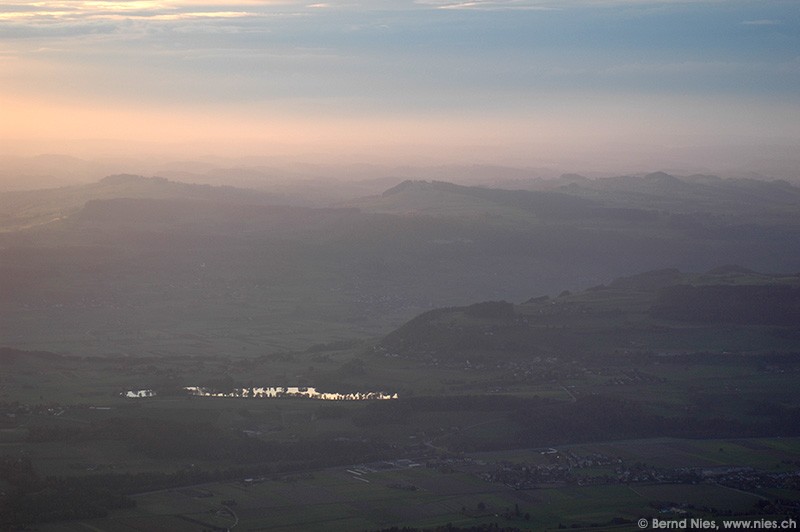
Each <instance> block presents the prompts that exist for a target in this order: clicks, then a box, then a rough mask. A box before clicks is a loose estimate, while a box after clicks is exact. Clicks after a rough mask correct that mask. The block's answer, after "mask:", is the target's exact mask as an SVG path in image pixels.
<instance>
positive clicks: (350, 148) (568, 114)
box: [0, 0, 800, 164]
mask: <svg viewBox="0 0 800 532" xmlns="http://www.w3.org/2000/svg"><path fill="white" fill-rule="evenodd" d="M0 139H3V142H4V143H5V145H6V147H9V146H12V145H13V146H18V145H19V143H15V141H19V140H23V141H28V142H27V144H26V145H27V146H29V147H32V148H31V149H33V150H34V151H35V150H36V149H41V151H58V150H59V146H64V147H66V146H74V145H75V142H73V141H77V140H84V139H86V140H96V141H108V140H113V141H124V142H126V143H127V145H129V146H133V147H135V146H141V145H140V144H137V142H153V143H155V144H158V143H169V144H170V145H173V146H179V145H185V144H193V145H196V146H200V145H201V144H202V148H200V147H198V148H197V149H205V150H209V151H217V152H219V153H226V152H227V151H230V150H234V151H237V150H238V151H239V152H247V151H248V150H251V151H257V152H259V153H262V154H264V153H279V152H281V151H282V150H283V151H287V150H288V151H294V152H296V153H301V152H304V151H307V152H325V151H331V150H341V151H343V152H347V153H363V154H373V155H376V156H377V155H379V154H381V153H382V152H387V153H389V152H394V153H398V154H404V155H409V154H414V153H416V151H415V150H419V153H424V154H427V155H428V156H433V157H435V156H436V155H437V154H439V155H441V156H442V157H445V156H448V157H450V156H452V157H454V158H458V157H462V158H465V159H469V158H470V157H472V158H474V159H480V158H483V159H485V160H487V161H489V160H493V161H494V162H503V158H508V161H509V162H512V163H514V164H519V163H524V162H531V163H539V162H545V163H546V162H547V160H548V151H550V152H551V153H552V157H553V158H558V157H563V155H564V154H565V153H568V152H570V151H574V152H576V153H578V152H580V153H594V152H597V153H600V152H602V150H603V147H604V146H609V145H614V146H617V148H619V146H628V145H630V146H631V149H632V150H635V149H637V148H636V147H637V146H646V145H658V146H669V147H676V146H679V147H680V146H691V145H694V144H702V145H708V144H731V145H735V144H745V143H754V142H755V143H772V142H775V141H780V142H782V143H789V144H791V143H798V139H800V2H798V1H797V0H785V1H781V0H752V1H737V0H716V1H715V0H694V1H691V0H686V1H679V0H672V1H668V0H661V1H658V0H560V1H551V0H474V1H463V2H459V1H448V0H416V1H414V0H391V1H389V0H353V1H337V0H331V1H327V2H319V3H314V2H313V1H310V2H302V1H294V0H276V1H271V0H229V1H223V0H160V1H159V0H127V1H125V0H117V1H102V0H60V1H41V0H4V1H3V2H2V5H0ZM528 156H530V161H526V157H528Z"/></svg>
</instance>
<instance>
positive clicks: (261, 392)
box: [183, 386, 397, 401]
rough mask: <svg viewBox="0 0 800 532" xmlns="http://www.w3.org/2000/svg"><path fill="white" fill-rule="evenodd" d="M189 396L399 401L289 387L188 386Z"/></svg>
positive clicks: (384, 396) (383, 396) (372, 394)
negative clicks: (217, 388) (223, 388)
mask: <svg viewBox="0 0 800 532" xmlns="http://www.w3.org/2000/svg"><path fill="white" fill-rule="evenodd" d="M183 389H184V390H186V391H187V392H188V393H189V395H195V396H200V397H251V398H253V397H254V398H276V397H306V398H308V399H318V400H322V401H374V400H389V399H397V394H396V393H394V394H388V393H384V392H353V393H337V392H318V391H317V389H316V388H312V387H300V386H288V387H282V386H277V387H270V388H261V387H252V388H236V389H234V390H233V391H230V392H218V391H215V390H211V389H208V388H203V387H200V386H186V387H184V388H183Z"/></svg>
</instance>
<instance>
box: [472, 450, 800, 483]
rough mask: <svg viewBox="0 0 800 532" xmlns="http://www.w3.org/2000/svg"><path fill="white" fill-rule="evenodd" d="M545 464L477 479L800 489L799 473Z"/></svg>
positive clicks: (584, 461)
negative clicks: (703, 483)
mask: <svg viewBox="0 0 800 532" xmlns="http://www.w3.org/2000/svg"><path fill="white" fill-rule="evenodd" d="M549 458H550V460H549V463H547V464H526V463H510V462H499V463H497V465H496V467H495V468H494V469H493V470H491V471H487V472H483V473H482V474H481V475H480V476H481V477H482V478H483V479H484V480H486V481H489V482H497V483H502V484H505V485H507V486H509V487H511V488H514V489H518V490H521V489H532V488H541V487H547V486H554V485H567V484H572V485H578V486H588V485H607V484H629V483H665V484H698V483H701V482H712V483H715V484H720V485H724V486H728V487H731V488H734V489H739V490H742V491H749V492H751V491H755V490H757V489H761V488H781V489H790V490H796V489H800V470H795V471H784V472H769V473H767V472H763V471H757V470H755V469H753V468H750V467H720V468H697V467H680V468H660V467H653V466H650V465H647V464H644V463H641V462H636V463H633V464H629V463H625V462H624V461H623V460H622V459H620V458H610V457H607V456H604V455H601V454H591V455H587V456H578V455H575V454H573V453H570V452H559V453H557V454H554V455H551V456H550V457H549Z"/></svg>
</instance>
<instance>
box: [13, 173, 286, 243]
mask: <svg viewBox="0 0 800 532" xmlns="http://www.w3.org/2000/svg"><path fill="white" fill-rule="evenodd" d="M119 198H139V199H181V200H203V201H215V202H221V203H243V204H251V205H275V204H280V203H282V201H281V200H282V198H281V197H280V196H277V195H274V194H270V193H267V192H263V191H257V190H249V189H240V188H234V187H228V186H219V187H217V186H211V185H197V184H191V183H181V182H177V181H170V180H168V179H165V178H163V177H143V176H139V175H131V174H118V175H110V176H107V177H105V178H103V179H101V180H100V181H98V182H96V183H91V184H88V185H73V186H69V187H60V188H51V189H43V190H31V191H14V192H4V193H0V230H14V229H22V228H26V227H35V226H37V225H42V224H45V223H49V222H52V221H54V220H57V219H61V218H63V217H65V216H69V215H72V214H75V213H76V212H78V211H79V210H80V209H82V208H83V207H84V206H85V205H86V204H87V203H88V202H90V201H97V200H110V199H119Z"/></svg>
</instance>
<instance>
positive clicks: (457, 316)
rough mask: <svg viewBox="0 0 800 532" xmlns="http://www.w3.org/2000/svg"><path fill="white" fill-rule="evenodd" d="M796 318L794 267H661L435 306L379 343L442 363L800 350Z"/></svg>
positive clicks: (799, 292)
mask: <svg viewBox="0 0 800 532" xmlns="http://www.w3.org/2000/svg"><path fill="white" fill-rule="evenodd" d="M798 324H800V274H794V275H792V274H763V273H757V272H752V271H750V270H748V269H745V268H739V267H737V266H725V267H721V268H714V269H712V270H710V271H708V272H705V273H701V274H686V273H681V272H680V271H678V270H676V269H662V270H654V271H650V272H644V273H641V274H636V275H632V276H628V277H622V278H618V279H615V280H614V281H612V282H611V283H609V284H608V286H605V285H601V286H598V287H594V288H591V289H587V290H585V291H583V292H579V293H575V294H571V293H562V294H561V295H560V296H559V297H557V298H555V299H551V298H549V297H546V296H543V297H537V298H531V299H530V300H529V301H527V302H526V303H523V304H521V305H514V304H512V303H508V302H506V301H485V302H482V303H476V304H472V305H468V306H462V307H448V308H438V309H434V310H431V311H428V312H425V313H423V314H420V315H418V316H416V317H414V318H413V319H411V320H409V321H408V322H406V323H405V324H403V325H402V326H400V327H399V328H397V329H396V330H394V331H392V332H391V333H389V334H387V335H386V336H385V337H384V338H383V339H382V340H381V341H380V342H379V343H378V344H377V347H376V350H377V352H379V353H385V354H388V355H389V356H403V357H409V358H419V359H427V360H431V361H434V362H441V363H443V364H447V363H450V362H453V363H459V364H461V363H463V362H464V361H465V360H466V361H472V362H473V363H474V362H476V361H483V362H482V363H489V362H488V361H490V360H492V359H494V358H496V359H497V360H508V359H509V358H511V359H520V360H523V359H530V358H532V357H537V356H538V357H542V356H561V355H565V356H570V357H576V356H583V355H588V356H592V355H611V354H614V353H616V354H622V353H629V352H632V351H637V352H645V353H650V354H653V353H658V352H674V351H681V352H688V351H697V350H702V349H705V350H707V351H709V352H714V353H753V352H760V353H775V352H787V353H798V352H800V326H799V325H798ZM732 325H735V326H736V327H737V330H736V332H733V331H731V329H730V327H731V326H732Z"/></svg>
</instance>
